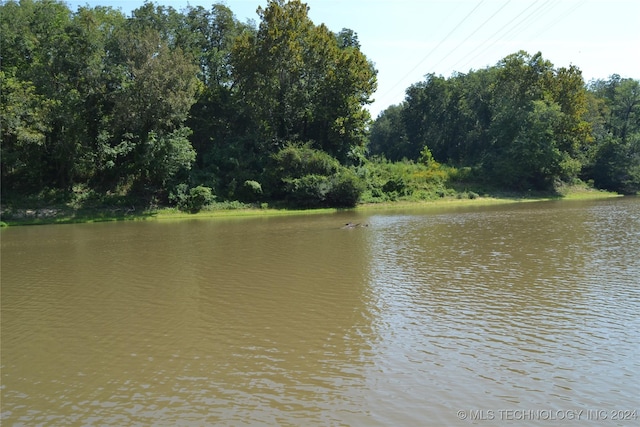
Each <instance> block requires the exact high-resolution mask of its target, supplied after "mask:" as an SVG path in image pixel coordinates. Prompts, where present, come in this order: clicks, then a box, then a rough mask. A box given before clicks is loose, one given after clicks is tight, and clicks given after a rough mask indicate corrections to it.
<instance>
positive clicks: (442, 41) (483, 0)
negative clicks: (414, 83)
mask: <svg viewBox="0 0 640 427" xmlns="http://www.w3.org/2000/svg"><path fill="white" fill-rule="evenodd" d="M484 2H485V0H480V2H479V3H478V4H477V5H476V6H475V7H474V8H473V9H472V10H471V11H470V12H469V13H468V14H467V15H466V16H465V17H464V18H462V20H461V21H460V22H458V24H456V26H455V27H454V28H453V29H452V30H451V31H450V32H449V33H448V34H447V35H446V36H445V37H444V38H443V39H442V40H440V42H439V43H438V44H437V45H436V46H435V47H434V48H433V49H431V51H429V53H427V55H426V56H425V57H424V58H422V60H421V61H420V62H419V63H418V64H417V65H416V66H415V67H413V68H412V69H411V70H410V71H409V72H408V73H407V74H405V75H404V76H403V77H402V78H401V79H400V80H398V81H397V82H396V84H394V85H393V86H392V87H391V88H390V89H388V90H387V91H386V92H385V93H384V94H383V95H382V96H381V97H380V98H381V99H384V98H385V97H386V96H388V95H389V94H390V93H391V92H393V90H394V89H395V88H397V87H398V85H400V83H402V82H403V81H404V80H405V79H406V78H407V77H409V75H411V73H413V72H414V71H415V70H416V69H418V67H420V66H421V65H422V64H423V63H424V62H425V61H426V60H427V59H428V58H429V57H430V56H431V55H432V54H433V52H435V51H436V50H437V49H438V48H439V47H440V46H441V45H442V44H443V43H444V42H445V41H446V40H447V38H449V37H450V36H451V35H452V34H453V33H454V32H456V31H457V30H458V28H460V27H461V26H462V24H464V22H465V21H466V20H467V19H468V18H469V17H470V16H471V15H472V14H473V13H474V12H475V11H476V10H477V9H478V8H479V7H480V6H481V5H482V3H484Z"/></svg>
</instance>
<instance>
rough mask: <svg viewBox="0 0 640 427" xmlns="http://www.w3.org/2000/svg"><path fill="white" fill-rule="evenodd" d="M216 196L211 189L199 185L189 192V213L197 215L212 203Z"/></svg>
mask: <svg viewBox="0 0 640 427" xmlns="http://www.w3.org/2000/svg"><path fill="white" fill-rule="evenodd" d="M214 200H215V196H214V195H213V192H212V190H211V188H209V187H205V186H202V185H199V186H197V187H195V188H192V189H191V190H190V191H189V211H191V212H193V213H195V212H198V211H200V210H201V209H202V208H203V207H205V206H206V205H208V204H209V203H212V202H213V201H214Z"/></svg>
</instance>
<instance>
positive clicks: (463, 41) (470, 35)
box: [440, 0, 512, 62]
mask: <svg viewBox="0 0 640 427" xmlns="http://www.w3.org/2000/svg"><path fill="white" fill-rule="evenodd" d="M511 1H512V0H507V2H506V3H504V4H503V5H502V6H501V7H500V8H499V9H498V10H496V11H495V12H494V13H493V15H491V16H490V17H489V18H487V19H486V20H485V21H484V22H483V23H482V24H480V25H479V26H478V28H476V29H475V30H473V32H472V33H471V34H469V35H468V36H467V37H466V38H465V39H464V40H462V41H461V42H460V43H459V44H458V45H457V46H456V47H454V48H453V49H452V50H450V51H449V53H447V54H446V55H445V56H444V57H443V58H442V59H440V61H441V62H442V61H444V60H445V59H447V58H448V57H449V56H450V55H451V54H452V53H453V52H455V51H456V50H458V48H459V47H460V46H462V45H463V44H464V43H465V42H466V41H467V40H469V39H470V38H471V37H472V36H473V35H474V34H475V33H477V32H478V31H480V29H482V27H484V26H485V25H486V24H487V23H488V22H489V21H491V20H492V19H493V17H494V16H496V15H497V14H498V13H500V12H501V11H502V9H504V8H505V7H506V6H507V5H508V4H509V3H511Z"/></svg>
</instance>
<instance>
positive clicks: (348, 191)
mask: <svg viewBox="0 0 640 427" xmlns="http://www.w3.org/2000/svg"><path fill="white" fill-rule="evenodd" d="M331 181H332V188H331V190H330V191H329V194H327V200H328V202H329V205H330V206H333V207H345V208H350V207H354V206H355V205H356V203H358V200H359V199H360V196H361V195H362V193H363V192H364V189H365V185H364V182H362V180H360V178H358V177H357V176H356V174H355V173H353V172H352V171H351V170H349V169H345V170H343V171H342V172H341V173H338V174H336V175H334V176H333V177H332V180H331Z"/></svg>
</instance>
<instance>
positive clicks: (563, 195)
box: [0, 185, 619, 227]
mask: <svg viewBox="0 0 640 427" xmlns="http://www.w3.org/2000/svg"><path fill="white" fill-rule="evenodd" d="M607 197H619V195H618V194H616V193H611V192H604V191H598V190H594V189H592V188H589V187H587V186H584V185H580V186H566V187H563V188H560V189H558V190H557V191H556V192H554V193H547V194H545V193H536V194H532V193H506V192H502V193H500V192H495V193H492V194H485V195H482V196H478V195H477V194H475V193H473V196H471V197H470V196H469V195H468V194H467V193H464V192H462V193H458V194H457V195H456V196H453V197H443V198H439V199H435V200H411V199H400V200H396V201H387V202H382V203H362V204H359V205H358V206H357V207H355V208H353V210H356V211H369V210H385V209H403V208H411V209H415V208H428V207H432V208H439V207H451V206H470V205H473V206H484V205H496V204H505V203H522V202H534V201H545V200H588V199H598V198H607ZM337 211H338V209H307V210H298V209H285V208H282V209H279V208H271V207H268V206H267V205H266V204H263V205H247V204H242V203H237V202H232V203H216V204H213V205H210V206H208V207H206V208H205V209H203V210H201V211H199V212H197V213H188V212H183V211H180V210H178V209H176V208H170V207H164V208H154V209H138V208H136V207H135V206H130V207H89V208H78V207H74V206H73V205H72V204H58V205H55V206H47V207H37V208H25V207H14V206H12V207H3V208H2V215H1V218H0V219H1V221H0V225H2V226H3V227H4V226H16V225H39V224H74V223H93V222H105V221H146V220H180V219H195V218H202V219H205V218H228V217H259V216H284V215H312V214H323V213H333V212H337Z"/></svg>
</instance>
